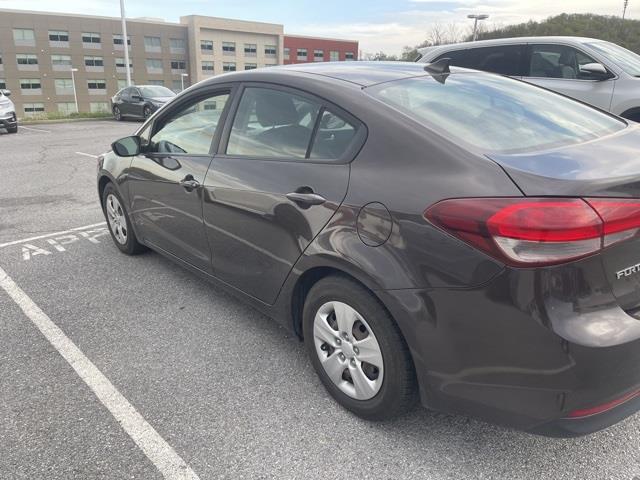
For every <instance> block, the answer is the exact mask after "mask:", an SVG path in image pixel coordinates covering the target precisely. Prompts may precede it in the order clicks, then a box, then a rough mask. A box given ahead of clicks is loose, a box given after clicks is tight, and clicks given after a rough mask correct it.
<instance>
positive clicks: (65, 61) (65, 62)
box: [51, 55, 71, 67]
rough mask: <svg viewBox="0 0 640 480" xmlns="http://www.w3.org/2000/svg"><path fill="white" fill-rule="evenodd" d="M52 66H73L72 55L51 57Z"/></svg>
mask: <svg viewBox="0 0 640 480" xmlns="http://www.w3.org/2000/svg"><path fill="white" fill-rule="evenodd" d="M51 65H62V66H65V67H70V66H71V55H51Z"/></svg>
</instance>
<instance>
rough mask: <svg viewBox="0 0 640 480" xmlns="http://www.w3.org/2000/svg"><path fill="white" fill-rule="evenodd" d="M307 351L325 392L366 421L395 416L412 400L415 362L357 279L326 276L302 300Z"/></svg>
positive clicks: (382, 312) (393, 326) (386, 313)
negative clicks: (303, 303) (304, 299)
mask: <svg viewBox="0 0 640 480" xmlns="http://www.w3.org/2000/svg"><path fill="white" fill-rule="evenodd" d="M303 333H304V341H305V345H306V347H307V352H308V354H309V356H310V358H311V362H312V364H313V366H314V368H315V370H316V373H317V374H318V376H319V377H320V379H321V380H322V383H323V384H324V386H325V388H326V389H327V391H328V392H329V393H330V394H331V396H333V398H335V399H336V400H337V401H338V403H340V404H341V405H342V406H343V407H345V408H347V409H348V410H350V411H352V412H353V413H355V414H356V415H358V416H360V417H362V418H365V419H368V420H385V419H388V418H393V417H396V416H398V415H401V414H403V413H406V412H407V411H409V410H410V409H411V407H412V406H413V405H414V403H415V400H416V397H417V395H416V390H417V389H416V380H415V371H414V368H413V362H412V360H411V356H410V354H409V349H408V347H407V344H406V342H405V341H404V338H403V337H402V335H401V333H400V330H399V328H398V326H397V325H396V323H395V322H394V320H393V319H392V318H391V316H390V315H389V313H388V312H387V311H386V309H385V308H384V307H383V306H382V305H381V304H380V302H379V301H378V299H377V298H375V297H374V296H373V295H372V294H371V293H370V292H369V291H368V290H366V289H365V288H364V287H362V286H361V285H360V284H358V283H356V282H354V281H353V280H350V279H348V278H346V277H342V276H329V277H326V278H324V279H322V280H320V281H319V282H318V283H317V284H315V285H314V286H313V287H312V288H311V290H310V291H309V294H308V295H307V299H306V301H305V306H304V312H303Z"/></svg>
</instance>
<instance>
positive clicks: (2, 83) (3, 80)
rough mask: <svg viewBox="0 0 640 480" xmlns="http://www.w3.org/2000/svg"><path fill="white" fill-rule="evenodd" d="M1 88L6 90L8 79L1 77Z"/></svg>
mask: <svg viewBox="0 0 640 480" xmlns="http://www.w3.org/2000/svg"><path fill="white" fill-rule="evenodd" d="M0 88H1V89H2V90H6V89H7V81H6V80H5V79H4V78H0Z"/></svg>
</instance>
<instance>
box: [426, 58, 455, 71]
mask: <svg viewBox="0 0 640 480" xmlns="http://www.w3.org/2000/svg"><path fill="white" fill-rule="evenodd" d="M450 63H451V59H450V58H441V59H440V60H438V61H436V62H433V63H428V64H427V65H425V67H424V71H425V72H427V73H430V74H432V75H443V74H448V73H451V72H450V71H449V64H450Z"/></svg>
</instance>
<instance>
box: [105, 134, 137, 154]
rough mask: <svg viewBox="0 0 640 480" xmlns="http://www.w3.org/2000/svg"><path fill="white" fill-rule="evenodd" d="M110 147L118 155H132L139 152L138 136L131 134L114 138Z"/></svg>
mask: <svg viewBox="0 0 640 480" xmlns="http://www.w3.org/2000/svg"><path fill="white" fill-rule="evenodd" d="M111 149H112V150H113V151H114V153H115V154H116V155H118V156H119V157H133V156H135V155H139V154H140V137H138V136H137V135H133V136H131V137H124V138H121V139H120V140H116V141H115V142H113V143H112V144H111Z"/></svg>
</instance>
